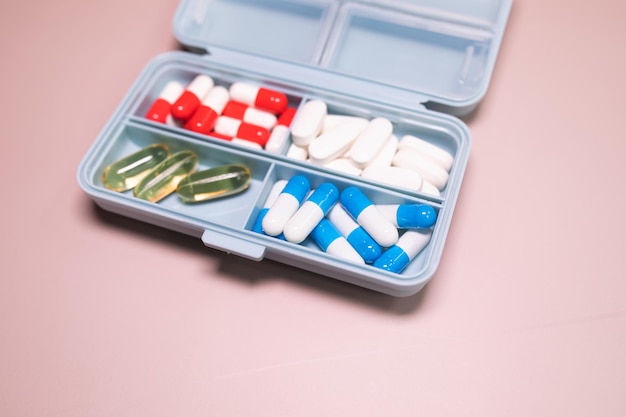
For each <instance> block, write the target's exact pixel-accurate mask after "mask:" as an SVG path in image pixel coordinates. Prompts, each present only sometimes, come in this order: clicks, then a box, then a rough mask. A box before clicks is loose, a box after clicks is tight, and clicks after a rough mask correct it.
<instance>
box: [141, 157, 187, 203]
mask: <svg viewBox="0 0 626 417" xmlns="http://www.w3.org/2000/svg"><path fill="white" fill-rule="evenodd" d="M197 165H198V156H197V155H196V154H195V153H194V152H192V151H180V152H177V153H175V154H174V155H172V156H170V157H169V158H167V159H166V160H164V161H163V162H161V163H160V164H158V165H157V166H156V167H154V168H153V169H152V171H150V172H149V173H148V175H146V176H145V177H144V178H143V179H142V180H141V181H140V182H139V184H137V186H136V187H135V188H134V189H133V194H134V196H135V197H137V198H141V199H143V200H148V201H152V202H153V203H156V202H157V201H159V200H161V199H162V198H164V197H166V196H168V195H169V194H171V193H173V192H174V191H176V187H178V184H179V183H180V182H181V180H182V179H183V178H185V177H186V176H187V175H189V174H191V173H192V172H193V170H194V169H196V166H197Z"/></svg>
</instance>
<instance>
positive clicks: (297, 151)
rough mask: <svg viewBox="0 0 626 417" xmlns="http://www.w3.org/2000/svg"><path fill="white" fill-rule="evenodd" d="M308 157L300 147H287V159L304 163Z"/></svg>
mask: <svg viewBox="0 0 626 417" xmlns="http://www.w3.org/2000/svg"><path fill="white" fill-rule="evenodd" d="M308 157H309V153H308V151H307V150H306V148H303V147H300V146H298V145H295V144H293V143H292V144H291V145H289V150H288V151H287V158H291V159H297V160H299V161H306V160H307V158H308Z"/></svg>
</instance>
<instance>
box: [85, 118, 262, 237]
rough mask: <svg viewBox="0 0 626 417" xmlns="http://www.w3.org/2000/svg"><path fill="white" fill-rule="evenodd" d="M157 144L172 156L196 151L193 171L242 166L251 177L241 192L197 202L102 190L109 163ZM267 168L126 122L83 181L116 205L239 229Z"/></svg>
mask: <svg viewBox="0 0 626 417" xmlns="http://www.w3.org/2000/svg"><path fill="white" fill-rule="evenodd" d="M157 143H161V144H165V145H166V146H167V147H168V148H169V149H170V152H171V153H172V154H173V153H175V152H178V151H182V150H190V151H193V152H195V153H196V154H197V156H198V165H197V167H196V169H195V171H196V172H198V171H202V170H205V169H209V168H214V167H217V166H220V165H227V164H235V163H236V164H242V165H245V166H247V167H248V168H249V169H250V173H251V177H252V179H251V182H250V185H249V187H248V189H246V190H244V191H243V192H241V193H238V194H235V195H231V196H226V197H223V198H217V199H214V200H210V201H204V202H197V203H185V202H183V201H182V200H181V199H180V198H179V197H178V196H177V195H176V193H172V194H170V195H168V196H167V197H165V198H164V199H162V200H160V201H158V202H156V203H152V202H149V201H145V200H142V199H139V198H136V197H134V196H133V191H132V190H128V191H124V192H115V191H111V190H109V189H107V188H105V186H104V184H103V183H102V173H103V171H104V169H105V168H106V167H107V166H108V165H109V164H111V163H113V162H115V161H118V160H120V159H121V158H124V157H126V156H128V155H130V154H132V153H134V152H137V151H138V150H140V149H142V148H145V147H146V146H149V145H153V144H157ZM270 168H271V162H270V161H267V160H262V159H258V158H254V157H253V156H250V155H248V154H246V153H245V152H241V151H239V150H237V149H227V148H224V147H220V146H210V147H209V146H207V145H206V144H205V143H203V142H198V141H195V140H193V139H192V138H186V137H183V136H181V135H178V134H176V133H175V132H171V131H167V130H163V129H159V128H155V127H152V126H144V125H141V124H137V123H134V122H132V121H129V122H127V123H124V124H122V125H120V126H119V127H118V128H117V129H116V130H115V131H113V132H112V133H111V134H110V136H109V137H108V138H107V146H106V147H103V148H102V149H101V150H100V151H99V152H98V153H97V154H94V155H93V157H92V160H91V162H90V169H89V171H88V172H87V173H86V181H87V182H88V184H89V186H90V187H94V188H96V189H98V191H99V192H101V193H104V194H106V195H107V197H106V198H110V199H114V200H116V201H117V202H118V203H119V204H127V205H131V206H133V207H136V208H140V209H141V207H148V206H156V207H153V208H158V211H159V212H160V213H161V214H162V215H164V216H167V215H168V214H173V215H176V216H183V217H186V218H188V219H189V220H190V221H193V222H196V223H198V222H200V223H203V222H209V223H214V224H219V225H221V226H224V227H228V228H235V229H240V228H242V227H243V225H244V224H245V223H246V221H247V219H248V216H249V212H250V208H251V207H252V206H253V205H254V204H255V202H256V201H257V199H258V198H259V194H260V193H261V191H262V190H263V183H264V180H265V177H266V175H267V174H268V171H269V170H270Z"/></svg>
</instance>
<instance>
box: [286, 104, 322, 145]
mask: <svg viewBox="0 0 626 417" xmlns="http://www.w3.org/2000/svg"><path fill="white" fill-rule="evenodd" d="M327 114H328V108H327V106H326V103H324V102H323V101H321V100H311V101H308V102H306V103H304V105H303V106H302V107H301V108H300V109H299V110H298V113H296V116H295V118H294V120H293V122H291V140H292V141H293V143H295V144H296V145H298V146H307V145H308V144H309V143H311V141H312V140H313V138H315V137H316V136H317V135H319V133H320V132H321V131H322V126H323V124H324V118H325V117H326V115H327Z"/></svg>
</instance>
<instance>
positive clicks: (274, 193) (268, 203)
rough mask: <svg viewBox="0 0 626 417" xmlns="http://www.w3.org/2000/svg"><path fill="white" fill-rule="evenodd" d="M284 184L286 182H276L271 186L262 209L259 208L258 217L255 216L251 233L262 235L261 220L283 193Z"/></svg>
mask: <svg viewBox="0 0 626 417" xmlns="http://www.w3.org/2000/svg"><path fill="white" fill-rule="evenodd" d="M286 184H287V180H278V181H276V182H275V183H274V185H272V188H271V189H270V192H269V194H268V195H267V198H266V199H265V203H263V207H262V208H261V211H260V212H259V215H258V216H257V218H256V221H255V222H254V225H253V226H252V231H253V232H256V233H263V225H262V223H263V219H264V218H265V215H266V214H267V212H268V211H269V209H270V207H272V205H273V204H274V202H276V199H277V198H278V196H279V195H280V193H281V192H282V191H283V188H285V185H286Z"/></svg>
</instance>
